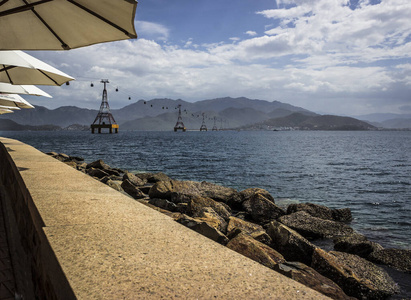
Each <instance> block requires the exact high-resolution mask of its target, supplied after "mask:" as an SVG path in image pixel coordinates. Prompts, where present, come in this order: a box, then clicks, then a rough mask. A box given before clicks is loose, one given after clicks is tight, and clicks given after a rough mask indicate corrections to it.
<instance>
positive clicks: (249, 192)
mask: <svg viewBox="0 0 411 300" xmlns="http://www.w3.org/2000/svg"><path fill="white" fill-rule="evenodd" d="M255 194H260V195H262V196H264V197H265V198H266V199H268V200H270V201H271V202H273V203H275V201H274V197H273V196H271V194H270V193H269V192H268V191H267V190H264V189H260V188H249V189H246V190H242V191H241V192H240V196H241V199H242V201H246V200H249V199H250V198H252V197H253V196H254V195H255Z"/></svg>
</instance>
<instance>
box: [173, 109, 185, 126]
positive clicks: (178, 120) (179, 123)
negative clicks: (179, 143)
mask: <svg viewBox="0 0 411 300" xmlns="http://www.w3.org/2000/svg"><path fill="white" fill-rule="evenodd" d="M177 130H182V131H183V132H185V131H186V127H185V126H184V123H183V118H182V117H181V104H179V105H178V119H177V123H176V126H174V131H177Z"/></svg>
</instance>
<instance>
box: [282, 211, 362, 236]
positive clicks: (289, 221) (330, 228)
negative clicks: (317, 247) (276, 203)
mask: <svg viewBox="0 0 411 300" xmlns="http://www.w3.org/2000/svg"><path fill="white" fill-rule="evenodd" d="M278 221H280V222H281V223H283V224H284V225H286V226H288V227H290V228H291V229H294V230H295V231H297V232H298V233H299V234H301V235H302V236H303V237H305V238H307V239H309V240H313V239H317V238H333V237H337V236H344V235H349V234H352V233H353V232H354V230H353V229H352V228H351V227H350V226H348V225H346V224H344V223H342V222H335V221H330V220H325V219H321V218H317V217H313V216H311V215H310V214H309V213H307V212H305V211H298V212H295V213H292V214H290V215H286V216H282V217H280V218H279V219H278Z"/></svg>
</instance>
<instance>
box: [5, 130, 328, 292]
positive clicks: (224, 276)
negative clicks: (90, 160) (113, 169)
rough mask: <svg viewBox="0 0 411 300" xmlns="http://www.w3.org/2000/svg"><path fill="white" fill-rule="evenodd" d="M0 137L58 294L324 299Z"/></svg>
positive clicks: (95, 182) (80, 174)
mask: <svg viewBox="0 0 411 300" xmlns="http://www.w3.org/2000/svg"><path fill="white" fill-rule="evenodd" d="M0 142H2V143H3V144H4V146H5V147H6V148H7V149H8V152H9V154H10V155H11V157H12V159H13V161H14V163H15V165H16V167H17V168H18V169H19V171H20V174H21V177H22V178H23V180H24V184H25V185H26V187H27V189H28V191H29V193H30V197H31V199H32V204H33V207H32V208H30V214H31V218H33V219H34V221H33V224H34V225H35V227H36V230H37V231H38V235H39V236H40V238H38V241H36V243H35V244H36V247H38V244H39V243H40V244H42V245H41V247H40V248H41V249H43V250H41V249H40V250H39V252H44V253H47V251H49V250H47V249H50V251H49V253H48V254H47V255H48V256H47V255H46V254H44V253H43V254H41V253H40V254H39V255H37V256H42V257H43V260H44V258H45V257H46V256H47V257H48V258H47V259H48V260H44V261H46V262H47V264H50V265H51V266H52V267H49V268H45V269H44V271H43V272H46V273H50V272H53V270H55V269H56V267H55V266H54V267H53V262H52V261H53V260H56V261H57V263H58V265H59V266H60V268H61V271H62V273H63V275H64V276H61V275H59V274H46V275H45V278H47V279H48V280H49V283H48V285H52V287H50V289H51V290H53V291H55V292H56V295H57V297H58V298H61V299H63V298H67V299H69V298H78V299H175V298H180V299H211V298H217V299H326V297H325V296H323V295H321V294H319V293H317V292H315V291H313V290H311V289H309V288H307V287H305V286H303V285H301V284H299V283H297V282H295V281H293V280H291V279H289V278H286V277H284V276H282V275H280V274H278V273H277V272H274V271H272V270H271V269H268V268H266V267H264V266H262V265H260V264H258V263H256V262H254V261H252V260H250V259H248V258H246V257H244V256H242V255H240V254H238V253H236V252H233V251H232V250H230V249H228V248H226V247H224V246H222V245H220V244H217V243H215V242H213V241H211V240H209V239H207V238H205V237H203V236H202V235H199V234H197V233H195V232H194V231H191V230H190V229H187V228H186V227H184V226H182V225H180V224H178V223H177V222H175V221H174V220H173V219H171V218H169V217H168V216H166V215H164V214H161V213H159V212H157V211H155V210H153V209H150V208H149V207H146V206H144V205H143V204H141V203H139V202H137V201H135V200H133V199H132V198H130V197H127V196H125V195H123V194H121V193H119V192H117V191H115V190H113V189H111V188H109V187H108V186H106V185H104V184H102V183H100V182H98V181H96V180H94V179H92V178H91V177H89V176H88V175H85V174H83V173H81V172H79V171H76V170H75V169H73V168H71V167H69V166H67V165H65V164H64V163H61V162H59V161H57V160H55V159H53V158H51V157H49V156H47V155H45V154H43V153H41V152H40V151H38V150H36V149H34V148H32V147H30V146H28V145H25V144H23V143H21V142H18V141H16V140H11V139H6V138H0ZM0 155H1V153H0ZM30 202H31V201H28V204H27V205H28V206H31V204H30ZM16 213H18V212H16ZM17 219H18V218H17ZM42 237H43V238H42ZM44 244H47V245H44ZM44 249H45V250H44ZM55 272H56V273H60V271H59V270H57V271H55ZM43 275H44V274H43ZM54 275H55V278H54V279H53V276H54ZM65 280H66V281H67V282H64V281H65ZM65 284H68V286H69V288H70V289H71V291H72V294H71V293H70V292H69V291H68V290H67V289H65V288H64V285H65ZM59 285H60V287H59ZM58 290H60V292H59V291H58Z"/></svg>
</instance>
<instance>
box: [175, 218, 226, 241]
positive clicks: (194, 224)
mask: <svg viewBox="0 0 411 300" xmlns="http://www.w3.org/2000/svg"><path fill="white" fill-rule="evenodd" d="M175 219H176V221H177V222H179V223H180V224H183V225H184V226H186V227H188V228H190V229H192V230H194V231H196V232H198V233H200V234H202V235H204V236H206V237H208V238H209V239H212V240H213V241H216V242H217V243H220V244H223V245H226V244H227V243H228V238H227V237H226V236H225V235H224V234H223V233H222V232H221V231H219V230H218V229H216V228H215V227H213V226H212V225H210V224H209V223H207V222H205V221H202V220H198V219H195V218H191V217H189V216H187V215H185V214H180V215H179V216H178V217H176V218H175Z"/></svg>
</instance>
